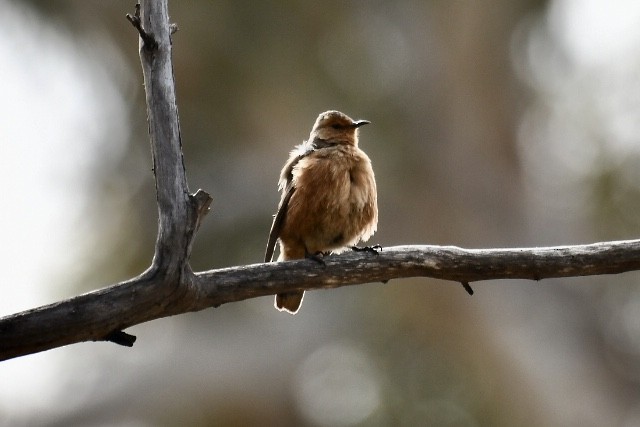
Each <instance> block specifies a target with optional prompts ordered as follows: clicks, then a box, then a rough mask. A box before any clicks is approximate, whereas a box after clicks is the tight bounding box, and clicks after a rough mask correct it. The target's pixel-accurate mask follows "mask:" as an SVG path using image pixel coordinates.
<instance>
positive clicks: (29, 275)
mask: <svg viewBox="0 0 640 427" xmlns="http://www.w3.org/2000/svg"><path fill="white" fill-rule="evenodd" d="M133 6H134V2H133V1H128V2H124V1H117V2H115V1H114V2H103V1H98V0H91V1H88V0H84V1H56V2H49V1H36V0H29V1H10V0H0V35H1V37H0V57H1V58H2V60H1V62H0V94H1V96H0V147H1V148H0V149H1V151H0V154H1V155H0V161H1V162H2V163H1V164H2V168H0V174H2V182H3V197H2V209H1V213H0V215H1V217H0V227H1V228H0V231H1V233H2V236H3V244H2V249H1V250H0V251H1V252H2V256H1V257H0V263H1V264H0V266H1V268H2V271H3V281H2V285H0V315H7V314H11V313H14V312H17V311H20V310H24V309H28V308H31V307H35V306H38V305H41V304H46V303H49V302H53V301H56V300H59V299H62V298H65V297H69V296H72V295H76V294H78V293H82V292H87V291H90V290H93V289H97V288H100V287H102V286H105V285H107V284H110V283H114V282H117V281H120V280H123V279H126V278H129V277H132V276H135V275H137V274H139V273H141V272H142V271H143V270H144V269H145V268H146V267H147V266H148V265H149V264H150V261H151V257H152V251H153V243H154V240H155V234H156V225H157V223H156V221H157V216H156V205H155V195H154V187H153V176H152V174H151V162H150V155H149V147H148V136H147V132H146V131H147V126H146V112H145V105H144V92H143V86H142V75H141V70H140V65H139V59H138V56H137V46H138V41H137V34H136V32H135V31H134V30H133V28H132V27H131V26H130V24H129V22H128V21H127V20H126V19H125V18H124V15H125V13H127V12H132V11H133ZM170 12H171V16H172V20H173V21H175V22H176V23H177V24H178V25H179V27H180V30H179V32H178V33H176V34H175V35H174V44H173V47H174V68H175V73H176V84H177V96H178V105H179V111H180V119H181V128H182V140H183V145H184V156H185V164H186V167H187V173H188V177H189V183H190V187H191V189H192V190H193V191H195V190H196V189H197V188H203V189H205V190H207V191H208V192H210V193H211V195H212V196H213V198H214V202H213V209H212V211H211V213H210V214H209V215H208V216H207V217H206V219H205V221H204V224H203V225H202V228H201V230H200V232H199V234H198V236H197V240H196V244H195V247H194V251H193V260H192V266H193V268H194V270H196V271H200V270H207V269H213V268H218V267H225V266H232V265H241V264H250V263H256V262H260V261H261V259H262V256H263V252H264V247H265V244H266V239H267V234H268V231H269V227H270V225H271V218H272V217H271V215H272V214H273V213H274V211H275V208H276V204H277V202H278V193H277V189H276V182H277V178H278V174H279V171H280V167H281V166H282V164H283V162H284V161H285V159H286V157H287V154H288V151H289V150H290V149H291V148H292V147H293V145H295V144H298V143H300V142H301V141H302V140H303V139H304V138H306V137H307V135H308V133H309V131H310V127H311V125H312V123H313V121H314V120H315V118H316V116H317V114H318V113H320V112H322V111H324V110H327V109H338V110H341V111H344V112H345V113H347V114H349V115H351V116H352V117H355V118H366V119H368V120H370V121H371V122H372V123H373V124H372V125H370V126H367V127H366V128H364V129H363V130H362V132H361V146H362V148H363V149H364V150H365V151H366V152H367V153H368V154H369V156H370V157H371V159H372V161H373V165H374V169H375V171H376V176H377V180H378V197H379V203H380V223H379V226H378V229H379V231H378V233H377V234H376V235H375V236H374V238H373V241H374V243H380V244H382V245H383V246H391V245H396V244H411V243H423V244H426V243H429V244H445V245H459V246H464V247H514V246H515V247H517V246H536V245H545V246H546V245H559V244H574V243H576V244H577V243H589V242H594V241H599V240H615V239H631V238H636V237H638V235H639V232H640V216H638V212H639V209H640V172H639V171H640V169H639V168H638V167H637V164H638V161H639V155H640V3H638V2H637V1H634V0H548V1H536V0H493V1H488V0H485V1H424V0H416V1H410V0H406V1H398V2H385V1H331V0H329V1H324V2H293V1H260V2H256V1H216V2H204V1H202V2H177V1H174V2H171V4H170ZM639 281H640V275H639V274H637V273H627V274H624V275H620V276H603V277H592V278H573V279H566V280H544V281H541V282H531V281H506V280H505V281H488V282H482V283H476V284H475V285H474V288H475V291H476V293H475V295H474V296H473V297H469V296H468V295H467V294H466V293H465V292H464V290H463V289H462V287H461V286H460V285H459V284H456V283H449V282H443V281H437V280H428V279H415V280H394V281H391V282H389V283H388V284H386V285H383V284H368V285H363V286H354V287H348V288H342V289H335V290H328V291H315V292H309V293H308V294H307V296H306V298H305V302H304V305H303V307H302V310H301V312H300V313H299V314H298V315H296V316H295V317H292V316H289V315H284V314H280V313H278V312H276V311H275V310H274V309H273V307H272V299H271V298H259V299H255V300H251V301H246V302H241V303H235V304H230V305H226V306H222V307H220V308H217V309H209V310H205V311H202V312H199V313H193V314H187V315H181V316H177V317H174V318H168V319H161V320H157V321H153V322H150V323H147V324H143V325H139V326H136V327H133V328H131V329H130V330H129V332H131V333H133V334H135V335H137V336H138V341H137V342H136V345H135V346H134V347H133V348H132V349H126V348H123V347H118V346H115V345H113V344H108V343H83V344H78V345H73V346H69V347H67V348H61V349H55V350H51V351H48V352H44V353H40V354H36V355H31V356H27V357H23V358H19V359H15V360H10V361H6V362H2V363H0V425H9V426H33V425H42V426H112V425H113V426H136V427H137V426H174V425H189V426H227V425H229V426H232V425H247V426H265V425H278V426H302V425H308V426H388V425H398V426H418V425H431V426H541V425H557V426H604V425H606V426H625V427H626V426H636V425H640V283H638V282H639Z"/></svg>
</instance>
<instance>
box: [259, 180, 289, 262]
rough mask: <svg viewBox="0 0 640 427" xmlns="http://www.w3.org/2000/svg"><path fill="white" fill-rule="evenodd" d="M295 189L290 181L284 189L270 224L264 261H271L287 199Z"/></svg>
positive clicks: (285, 210) (285, 211)
mask: <svg viewBox="0 0 640 427" xmlns="http://www.w3.org/2000/svg"><path fill="white" fill-rule="evenodd" d="M295 190H296V187H294V186H293V185H292V184H291V183H289V185H288V186H287V189H286V190H285V193H284V196H283V197H282V200H281V201H280V206H278V212H277V213H276V215H275V217H274V218H273V224H271V231H270V232H269V241H268V242H267V250H266V252H265V254H264V262H271V259H272V258H273V252H274V251H275V248H276V242H277V241H278V236H279V235H280V230H281V229H282V224H283V223H284V217H285V216H286V215H287V208H288V206H289V200H290V199H291V196H292V195H293V192H294V191H295Z"/></svg>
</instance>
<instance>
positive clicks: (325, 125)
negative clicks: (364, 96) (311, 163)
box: [309, 111, 371, 146]
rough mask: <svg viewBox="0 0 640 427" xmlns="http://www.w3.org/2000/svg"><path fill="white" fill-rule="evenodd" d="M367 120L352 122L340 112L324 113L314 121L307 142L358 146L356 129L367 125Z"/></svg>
mask: <svg viewBox="0 0 640 427" xmlns="http://www.w3.org/2000/svg"><path fill="white" fill-rule="evenodd" d="M369 123H371V122H369V121H367V120H353V119H352V118H351V117H349V116H347V115H346V114H344V113H341V112H340V111H325V112H324V113H322V114H320V115H319V116H318V118H317V119H316V122H315V124H314V125H313V129H311V134H310V135H309V141H313V140H315V139H316V138H317V139H321V140H323V141H325V142H326V143H329V144H351V145H355V146H357V145H358V128H359V127H360V126H363V125H366V124H369Z"/></svg>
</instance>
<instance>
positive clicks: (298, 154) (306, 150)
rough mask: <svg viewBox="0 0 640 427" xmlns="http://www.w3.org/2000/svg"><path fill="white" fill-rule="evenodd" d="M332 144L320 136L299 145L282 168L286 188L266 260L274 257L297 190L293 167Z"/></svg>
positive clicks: (272, 225) (269, 242)
mask: <svg viewBox="0 0 640 427" xmlns="http://www.w3.org/2000/svg"><path fill="white" fill-rule="evenodd" d="M330 146H331V143H329V142H328V141H325V140H322V139H319V138H315V139H314V140H313V141H310V142H308V143H304V144H302V145H299V146H298V147H297V148H296V150H294V151H293V152H292V157H291V158H290V159H289V161H288V162H287V164H286V165H285V167H284V168H283V169H282V173H281V175H280V182H281V183H282V184H281V185H283V186H284V190H283V195H282V200H280V205H279V206H278V212H277V213H276V216H275V217H274V218H273V224H271V231H270V232H269V241H268V242H267V250H266V252H265V254H264V262H271V259H272V258H273V252H274V251H275V248H276V242H277V241H278V236H279V235H280V231H281V230H282V224H283V223H284V218H285V217H286V215H287V208H288V207H289V200H290V199H291V196H293V193H294V191H295V190H296V187H295V185H294V184H293V168H294V167H295V166H296V165H297V164H298V162H299V161H300V160H302V159H304V158H305V157H307V156H308V155H310V154H311V153H313V152H314V151H318V150H321V149H323V148H327V147H330Z"/></svg>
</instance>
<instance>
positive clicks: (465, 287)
mask: <svg viewBox="0 0 640 427" xmlns="http://www.w3.org/2000/svg"><path fill="white" fill-rule="evenodd" d="M460 283H462V287H463V288H464V290H465V291H467V293H468V294H469V295H473V288H471V285H470V284H469V282H460Z"/></svg>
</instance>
